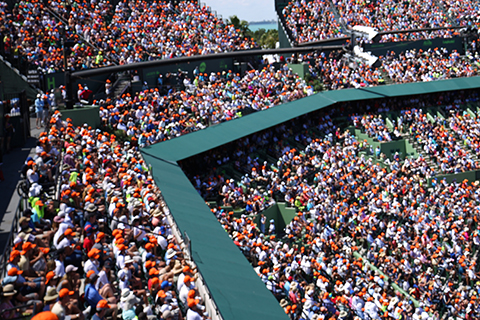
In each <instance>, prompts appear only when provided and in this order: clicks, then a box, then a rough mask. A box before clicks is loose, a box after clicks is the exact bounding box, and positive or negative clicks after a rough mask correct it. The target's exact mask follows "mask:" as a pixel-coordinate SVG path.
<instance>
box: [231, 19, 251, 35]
mask: <svg viewBox="0 0 480 320" xmlns="http://www.w3.org/2000/svg"><path fill="white" fill-rule="evenodd" d="M227 24H233V26H234V27H235V29H237V30H240V34H241V35H242V37H245V36H250V35H251V33H252V31H250V28H249V25H248V22H247V21H245V20H240V19H239V18H238V17H237V16H236V15H233V16H231V17H230V18H229V19H227Z"/></svg>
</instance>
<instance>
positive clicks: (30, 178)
mask: <svg viewBox="0 0 480 320" xmlns="http://www.w3.org/2000/svg"><path fill="white" fill-rule="evenodd" d="M27 179H28V181H30V183H32V184H33V183H35V182H38V179H39V177H38V173H37V172H33V169H28V170H27Z"/></svg>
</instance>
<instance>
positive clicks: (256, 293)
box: [141, 77, 480, 320]
mask: <svg viewBox="0 0 480 320" xmlns="http://www.w3.org/2000/svg"><path fill="white" fill-rule="evenodd" d="M474 88H480V77H471V78H459V79H450V80H442V81H435V82H426V83H408V84H399V85H389V86H380V87H373V88H361V89H345V90H337V91H328V92H323V93H319V94H315V95H312V96H310V97H307V98H303V99H300V100H297V101H294V102H290V103H286V104H283V105H280V106H277V107H274V108H271V109H267V110H264V111H261V112H257V113H254V114H251V115H248V116H245V117H242V118H239V119H236V120H232V121H228V122H224V123H221V124H219V125H215V126H212V127H209V128H207V129H205V130H201V131H197V132H194V133H190V134H187V135H184V136H181V137H178V138H175V139H172V140H168V141H165V142H162V143H158V144H155V145H152V146H149V147H146V148H143V149H142V150H141V152H142V154H143V157H144V159H145V161H146V162H147V163H149V164H150V165H151V166H152V168H153V177H154V179H155V182H156V183H157V185H158V186H159V188H160V190H161V191H162V194H163V197H164V199H165V201H166V203H167V205H168V206H169V208H170V211H171V213H172V215H173V217H174V219H175V221H176V223H177V224H178V227H179V228H180V230H181V231H182V232H184V231H186V232H187V234H188V236H189V238H190V240H191V243H192V257H193V259H194V260H195V263H196V264H197V265H198V268H199V270H200V272H201V273H202V275H203V277H204V279H205V282H206V284H207V286H208V288H209V290H210V292H211V294H212V297H213V299H214V300H215V303H216V304H217V307H218V308H219V310H220V313H221V314H222V316H223V318H224V319H226V320H232V319H234V320H251V319H288V317H287V316H286V315H285V313H284V312H283V310H282V308H280V306H279V305H278V303H277V301H276V299H275V298H274V297H273V295H272V294H271V293H270V292H269V291H268V290H267V289H266V287H265V285H264V284H263V282H262V281H261V280H260V278H259V277H258V276H257V275H256V274H255V272H254V271H253V269H252V267H251V265H250V264H249V263H248V261H247V259H245V257H244V256H243V254H242V253H241V251H240V250H238V248H237V247H236V246H235V244H233V242H232V241H231V239H230V238H229V237H228V235H227V233H226V232H225V231H224V230H223V228H222V227H221V226H220V224H219V223H218V221H217V220H216V218H215V216H214V215H213V214H212V213H211V212H210V209H209V208H208V207H207V205H206V204H205V202H204V200H203V199H202V198H201V196H200V195H199V194H198V193H197V191H196V190H195V188H194V187H193V186H192V185H191V183H190V181H189V180H188V178H187V177H186V176H185V175H184V173H183V171H182V170H181V168H180V167H179V166H178V165H177V161H180V160H183V159H186V158H189V157H191V156H194V155H196V154H199V153H202V152H205V151H208V150H211V149H214V148H216V147H218V146H221V145H224V144H226V143H229V142H231V141H234V140H237V139H240V138H242V137H245V136H248V135H250V134H253V133H255V132H258V131H261V130H264V129H267V128H269V127H272V126H275V125H278V124H280V123H283V122H285V121H288V120H290V119H294V118H296V117H298V116H301V115H304V114H307V113H310V112H312V111H315V110H319V109H321V108H325V107H327V106H330V105H333V104H335V103H336V102H344V101H354V100H366V99H378V98H386V97H397V96H406V95H416V94H428V93H434V92H442V91H455V90H466V89H474Z"/></svg>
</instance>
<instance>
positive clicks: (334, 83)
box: [310, 52, 385, 90]
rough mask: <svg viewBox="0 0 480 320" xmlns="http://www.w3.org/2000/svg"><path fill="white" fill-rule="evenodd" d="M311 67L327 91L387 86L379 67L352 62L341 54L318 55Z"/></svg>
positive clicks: (311, 70) (314, 76)
mask: <svg viewBox="0 0 480 320" xmlns="http://www.w3.org/2000/svg"><path fill="white" fill-rule="evenodd" d="M312 61H313V63H312V64H311V66H310V74H311V76H312V77H313V78H316V79H321V81H322V84H323V88H324V89H325V90H338V89H346V88H361V87H371V86H377V85H381V84H385V75H383V74H382V72H381V71H380V70H379V68H378V67H373V66H369V65H368V64H366V63H364V62H362V61H356V62H351V61H348V60H347V59H346V58H343V57H342V54H341V53H338V52H337V53H332V54H325V53H324V52H322V53H320V54H318V55H316V57H314V60H312Z"/></svg>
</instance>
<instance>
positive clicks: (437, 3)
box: [435, 0, 458, 27]
mask: <svg viewBox="0 0 480 320" xmlns="http://www.w3.org/2000/svg"><path fill="white" fill-rule="evenodd" d="M435 4H436V5H437V7H439V8H440V9H441V10H442V11H443V13H444V14H445V16H446V17H447V18H448V20H449V22H450V23H451V25H452V26H454V27H457V26H458V23H457V22H456V21H455V19H452V17H451V16H450V15H449V14H448V11H447V9H446V8H445V6H444V5H443V3H442V1H441V0H435Z"/></svg>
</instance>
